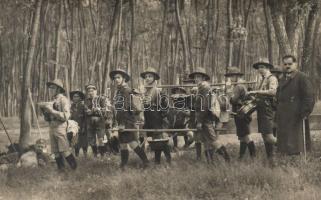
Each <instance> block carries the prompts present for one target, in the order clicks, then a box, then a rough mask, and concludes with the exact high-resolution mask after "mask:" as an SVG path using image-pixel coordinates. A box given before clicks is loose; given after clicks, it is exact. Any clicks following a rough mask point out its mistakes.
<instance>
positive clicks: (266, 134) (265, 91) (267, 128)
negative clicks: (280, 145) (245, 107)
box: [253, 59, 278, 158]
mask: <svg viewBox="0 0 321 200" xmlns="http://www.w3.org/2000/svg"><path fill="white" fill-rule="evenodd" d="M259 66H263V67H265V68H268V69H270V70H271V69H272V68H273V65H272V64H270V63H269V61H268V59H262V60H261V61H259V62H257V63H255V64H253V68H254V69H258V68H259ZM277 87H278V80H277V78H276V77H275V76H273V75H272V74H271V72H270V71H267V73H266V74H265V75H262V80H261V82H260V84H259V86H258V87H257V90H256V91H253V93H256V98H257V100H256V102H257V122H258V132H259V133H261V134H262V136H263V139H264V145H265V150H266V154H267V157H268V158H272V157H273V146H274V144H275V143H276V139H275V138H274V137H273V120H274V110H273V106H274V105H273V104H274V103H275V102H274V101H273V98H274V97H275V94H276V89H277Z"/></svg>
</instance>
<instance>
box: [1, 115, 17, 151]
mask: <svg viewBox="0 0 321 200" xmlns="http://www.w3.org/2000/svg"><path fill="white" fill-rule="evenodd" d="M0 122H1V124H2V126H3V129H4V132H5V133H6V135H7V137H8V139H9V142H10V144H11V146H12V148H13V150H15V151H16V152H18V151H17V149H16V148H15V147H14V145H13V143H12V140H11V138H10V136H9V133H8V131H7V129H6V127H5V126H4V123H3V122H2V119H1V117H0Z"/></svg>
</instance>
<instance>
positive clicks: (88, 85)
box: [85, 83, 97, 90]
mask: <svg viewBox="0 0 321 200" xmlns="http://www.w3.org/2000/svg"><path fill="white" fill-rule="evenodd" d="M85 89H86V90H89V89H94V90H97V87H96V85H94V84H92V83H89V84H87V85H86V86H85Z"/></svg>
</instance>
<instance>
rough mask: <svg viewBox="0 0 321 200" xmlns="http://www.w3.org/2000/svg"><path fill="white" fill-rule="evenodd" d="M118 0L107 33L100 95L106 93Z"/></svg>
mask: <svg viewBox="0 0 321 200" xmlns="http://www.w3.org/2000/svg"><path fill="white" fill-rule="evenodd" d="M119 3H120V2H119V0H117V2H116V4H115V9H114V14H113V19H112V23H111V27H110V32H109V41H108V44H107V52H106V59H105V69H104V75H103V81H102V82H103V83H102V86H103V88H102V93H103V94H105V93H106V91H107V79H108V73H109V68H110V59H111V53H112V48H113V43H114V31H115V27H116V20H117V17H118V14H119V10H120V6H121V5H119Z"/></svg>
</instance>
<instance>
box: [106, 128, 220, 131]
mask: <svg viewBox="0 0 321 200" xmlns="http://www.w3.org/2000/svg"><path fill="white" fill-rule="evenodd" d="M215 130H216V131H226V129H225V128H215ZM112 131H119V129H112ZM137 131H139V132H187V131H197V129H188V128H186V129H123V131H122V132H137Z"/></svg>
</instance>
